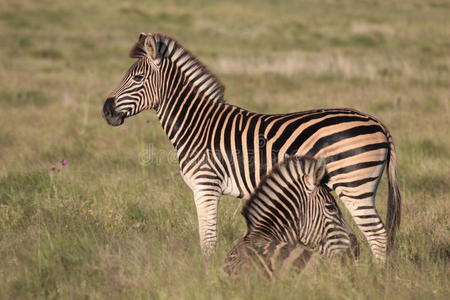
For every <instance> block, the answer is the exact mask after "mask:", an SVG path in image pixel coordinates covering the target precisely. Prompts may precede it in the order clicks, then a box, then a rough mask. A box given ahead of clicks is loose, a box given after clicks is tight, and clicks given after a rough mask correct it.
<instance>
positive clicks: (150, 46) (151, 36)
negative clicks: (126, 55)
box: [130, 32, 167, 65]
mask: <svg viewBox="0 0 450 300" xmlns="http://www.w3.org/2000/svg"><path fill="white" fill-rule="evenodd" d="M166 47H167V46H166V44H165V43H164V42H163V41H162V36H161V35H159V34H157V33H145V32H142V33H141V34H139V38H138V41H137V42H136V44H135V45H134V47H133V48H132V49H131V50H130V57H131V58H143V57H146V58H149V59H151V60H152V61H153V62H154V63H155V64H156V65H159V64H160V63H161V58H162V56H163V55H162V53H164V52H165V50H166Z"/></svg>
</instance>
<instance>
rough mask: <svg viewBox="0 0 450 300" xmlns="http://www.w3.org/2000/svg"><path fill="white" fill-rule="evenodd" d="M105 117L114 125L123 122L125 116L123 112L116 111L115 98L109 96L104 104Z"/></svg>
mask: <svg viewBox="0 0 450 300" xmlns="http://www.w3.org/2000/svg"><path fill="white" fill-rule="evenodd" d="M103 117H104V118H105V120H106V122H107V123H108V124H109V125H112V126H119V125H122V124H123V120H124V119H125V116H124V114H123V113H120V112H116V111H115V109H114V98H108V99H106V101H105V104H104V105H103Z"/></svg>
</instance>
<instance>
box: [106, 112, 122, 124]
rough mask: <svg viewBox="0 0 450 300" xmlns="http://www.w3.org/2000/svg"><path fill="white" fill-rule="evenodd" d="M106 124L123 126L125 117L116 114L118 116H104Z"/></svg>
mask: <svg viewBox="0 0 450 300" xmlns="http://www.w3.org/2000/svg"><path fill="white" fill-rule="evenodd" d="M104 117H105V120H106V122H107V123H108V124H109V125H111V126H120V125H122V124H123V121H124V119H125V118H124V117H123V116H122V114H116V115H109V116H107V115H104Z"/></svg>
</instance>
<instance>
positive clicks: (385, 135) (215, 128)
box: [103, 34, 401, 260]
mask: <svg viewBox="0 0 450 300" xmlns="http://www.w3.org/2000/svg"><path fill="white" fill-rule="evenodd" d="M131 57H134V58H138V60H137V61H136V62H135V63H134V64H133V65H132V66H131V68H130V70H129V71H128V73H127V74H126V75H125V77H124V78H123V80H122V82H121V83H120V85H119V87H118V88H117V89H116V90H115V91H114V92H112V93H111V95H110V97H108V99H107V100H106V102H105V104H104V107H103V114H104V116H105V119H106V120H107V122H108V123H109V124H111V125H115V126H117V125H121V124H122V123H123V121H124V119H125V118H127V117H129V116H132V115H135V114H137V113H139V112H140V111H142V110H144V109H154V110H156V113H157V115H158V118H159V120H160V122H161V125H162V127H163V129H164V131H165V132H166V134H167V136H168V137H169V139H170V141H171V142H172V144H173V145H174V147H175V149H176V151H177V157H178V160H179V163H180V167H181V172H182V175H183V178H184V180H185V182H186V183H187V184H188V185H189V186H190V188H191V189H192V190H193V192H194V198H195V204H196V207H197V214H198V218H199V232H200V243H201V246H202V249H203V251H204V252H205V254H209V253H210V252H211V250H213V248H214V246H215V244H216V241H217V224H216V223H217V206H218V199H219V197H220V196H221V195H222V194H228V195H233V196H236V197H239V198H243V199H248V198H249V197H250V195H251V193H252V191H253V190H254V189H255V188H256V187H257V185H258V184H259V182H260V181H261V178H262V177H263V176H265V175H266V174H267V173H268V172H269V171H270V170H271V169H272V167H273V166H274V165H275V164H276V163H277V162H279V161H281V160H282V159H283V158H284V156H285V155H308V156H311V157H322V158H324V159H325V161H326V170H327V175H326V178H325V179H324V181H326V184H327V185H328V186H329V187H330V188H331V189H333V190H334V191H335V192H336V193H337V195H338V196H339V198H340V200H342V201H343V203H344V204H345V205H346V207H347V209H348V210H349V211H350V213H351V215H352V216H353V218H354V220H355V222H356V224H357V225H358V227H359V229H360V230H361V231H362V232H363V233H364V235H365V237H366V238H367V240H368V242H369V244H370V247H371V250H372V252H373V254H374V255H375V257H377V258H379V259H380V260H384V259H385V255H386V246H387V234H386V230H385V227H384V225H383V223H382V221H381V219H380V217H379V215H378V213H377V211H376V208H375V192H376V189H377V186H378V183H379V180H380V178H381V175H382V172H383V169H384V166H385V165H386V164H387V165H388V178H389V200H388V206H389V207H388V217H387V225H388V226H387V229H388V231H389V237H390V238H391V239H393V237H394V233H395V230H396V228H397V227H398V225H399V222H400V200H401V198H400V193H399V190H398V184H397V180H396V172H395V165H396V156H395V150H394V145H393V143H392V138H391V136H390V134H389V132H388V131H387V129H386V128H385V127H384V126H383V125H382V124H381V123H380V122H378V121H377V120H375V119H374V118H372V117H370V116H368V115H365V114H362V113H359V112H357V111H354V110H350V109H319V110H312V111H306V112H298V113H288V114H277V115H267V114H257V113H252V112H249V111H247V110H245V109H242V108H239V107H237V106H233V105H229V104H226V103H224V99H223V97H224V95H223V93H224V87H223V86H222V85H221V83H220V82H219V81H218V79H217V78H216V77H215V76H214V75H212V74H211V73H210V72H208V71H207V69H206V68H205V67H204V66H203V65H202V64H201V63H200V62H199V61H198V60H197V59H195V58H194V57H193V56H192V55H191V54H190V53H189V52H188V51H187V50H185V49H184V48H183V47H182V46H180V45H179V44H178V43H177V42H176V41H175V40H173V39H171V38H168V37H165V36H162V35H159V34H141V35H140V37H139V41H138V42H137V44H136V45H135V47H134V48H133V49H132V51H131Z"/></svg>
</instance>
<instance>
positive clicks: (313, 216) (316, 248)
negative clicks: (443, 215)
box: [225, 157, 359, 278]
mask: <svg viewBox="0 0 450 300" xmlns="http://www.w3.org/2000/svg"><path fill="white" fill-rule="evenodd" d="M324 174H325V163H324V161H323V160H318V161H317V160H315V159H311V158H305V157H287V158H286V160H285V161H284V162H282V163H280V164H278V165H276V166H275V167H274V168H273V169H272V171H271V172H270V173H269V174H268V175H267V176H266V177H264V178H263V179H262V180H261V183H260V184H259V186H258V187H257V188H256V190H255V192H254V193H253V194H252V196H251V197H250V200H248V201H247V202H246V204H245V206H244V208H243V210H242V215H243V216H244V218H245V220H246V223H247V233H246V235H245V236H244V237H243V238H242V239H240V240H239V241H238V242H237V244H236V245H235V246H234V247H233V249H232V250H231V251H230V252H229V254H228V257H227V258H226V260H225V270H226V271H227V272H228V273H229V274H232V275H235V274H237V273H239V271H241V270H243V269H248V268H249V267H250V265H252V264H253V263H255V264H256V265H259V266H260V268H261V269H262V270H263V271H264V273H265V274H266V275H267V276H268V277H269V278H272V277H273V275H274V274H278V273H283V272H285V271H286V270H287V269H288V268H289V267H290V266H295V267H296V268H298V269H302V268H303V267H305V266H306V264H307V263H308V261H309V260H310V259H311V257H312V256H325V257H332V256H335V255H337V254H343V253H347V254H350V255H351V256H354V257H355V258H356V257H357V256H358V254H359V245H358V243H357V241H356V238H355V236H354V235H353V233H352V232H351V230H350V228H349V227H348V226H347V224H346V223H345V221H344V219H343V217H342V214H341V212H340V210H339V207H338V206H337V204H336V202H335V200H334V198H333V196H332V195H331V193H330V190H329V188H327V187H326V186H325V185H323V184H321V183H320V182H321V180H322V178H323V176H324Z"/></svg>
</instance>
